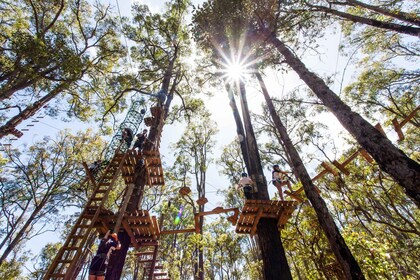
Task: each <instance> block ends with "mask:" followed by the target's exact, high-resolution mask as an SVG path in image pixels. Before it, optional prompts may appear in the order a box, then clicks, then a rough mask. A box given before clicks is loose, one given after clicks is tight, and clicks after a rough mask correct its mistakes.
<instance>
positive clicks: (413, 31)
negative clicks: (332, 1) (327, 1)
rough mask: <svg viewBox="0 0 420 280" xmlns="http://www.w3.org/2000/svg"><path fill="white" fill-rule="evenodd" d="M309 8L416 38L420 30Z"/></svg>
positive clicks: (334, 11) (324, 9)
mask: <svg viewBox="0 0 420 280" xmlns="http://www.w3.org/2000/svg"><path fill="white" fill-rule="evenodd" d="M310 7H311V8H314V9H315V11H320V12H325V13H329V14H332V15H336V16H338V17H340V18H343V19H346V20H350V21H352V22H355V23H363V24H367V25H370V26H373V27H376V28H381V29H386V30H389V31H394V32H397V33H403V34H407V35H412V36H417V37H419V36H420V28H417V27H412V26H406V25H401V24H396V23H392V22H384V21H380V20H376V19H371V18H366V17H361V16H356V15H352V14H349V13H344V12H340V11H337V10H334V9H331V8H328V7H324V6H310Z"/></svg>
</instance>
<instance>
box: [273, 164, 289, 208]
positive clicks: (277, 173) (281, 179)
mask: <svg viewBox="0 0 420 280" xmlns="http://www.w3.org/2000/svg"><path fill="white" fill-rule="evenodd" d="M287 173H290V172H285V171H281V170H280V166H279V165H278V164H274V165H273V171H272V173H271V174H272V177H273V185H274V186H275V187H276V188H277V190H278V191H279V196H280V200H284V196H283V190H282V187H283V186H285V185H286V186H287V188H288V189H289V190H290V192H293V189H292V185H291V184H290V181H289V180H287V178H286V174H287Z"/></svg>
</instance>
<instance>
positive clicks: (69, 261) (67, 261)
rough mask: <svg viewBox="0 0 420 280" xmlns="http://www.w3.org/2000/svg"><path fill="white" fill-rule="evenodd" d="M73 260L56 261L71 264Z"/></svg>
mask: <svg viewBox="0 0 420 280" xmlns="http://www.w3.org/2000/svg"><path fill="white" fill-rule="evenodd" d="M72 261H73V260H58V262H59V263H71V262H72Z"/></svg>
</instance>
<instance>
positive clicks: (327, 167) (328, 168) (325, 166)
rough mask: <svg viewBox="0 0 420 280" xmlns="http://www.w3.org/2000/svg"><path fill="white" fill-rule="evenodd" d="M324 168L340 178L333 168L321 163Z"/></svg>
mask: <svg viewBox="0 0 420 280" xmlns="http://www.w3.org/2000/svg"><path fill="white" fill-rule="evenodd" d="M321 165H322V167H324V168H325V169H326V170H327V171H328V172H330V173H332V174H333V175H334V176H338V173H337V171H335V170H334V169H333V168H332V167H331V166H329V165H328V163H326V162H322V163H321Z"/></svg>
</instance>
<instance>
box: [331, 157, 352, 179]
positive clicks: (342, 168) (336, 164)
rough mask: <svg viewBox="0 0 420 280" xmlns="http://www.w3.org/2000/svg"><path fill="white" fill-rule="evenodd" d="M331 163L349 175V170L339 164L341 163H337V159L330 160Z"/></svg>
mask: <svg viewBox="0 0 420 280" xmlns="http://www.w3.org/2000/svg"><path fill="white" fill-rule="evenodd" d="M332 164H334V166H335V167H337V168H338V170H340V171H341V172H343V173H344V174H345V175H347V176H348V175H350V172H349V171H348V170H347V169H346V168H345V167H344V166H343V165H341V163H339V162H338V161H336V160H334V161H333V162H332Z"/></svg>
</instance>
